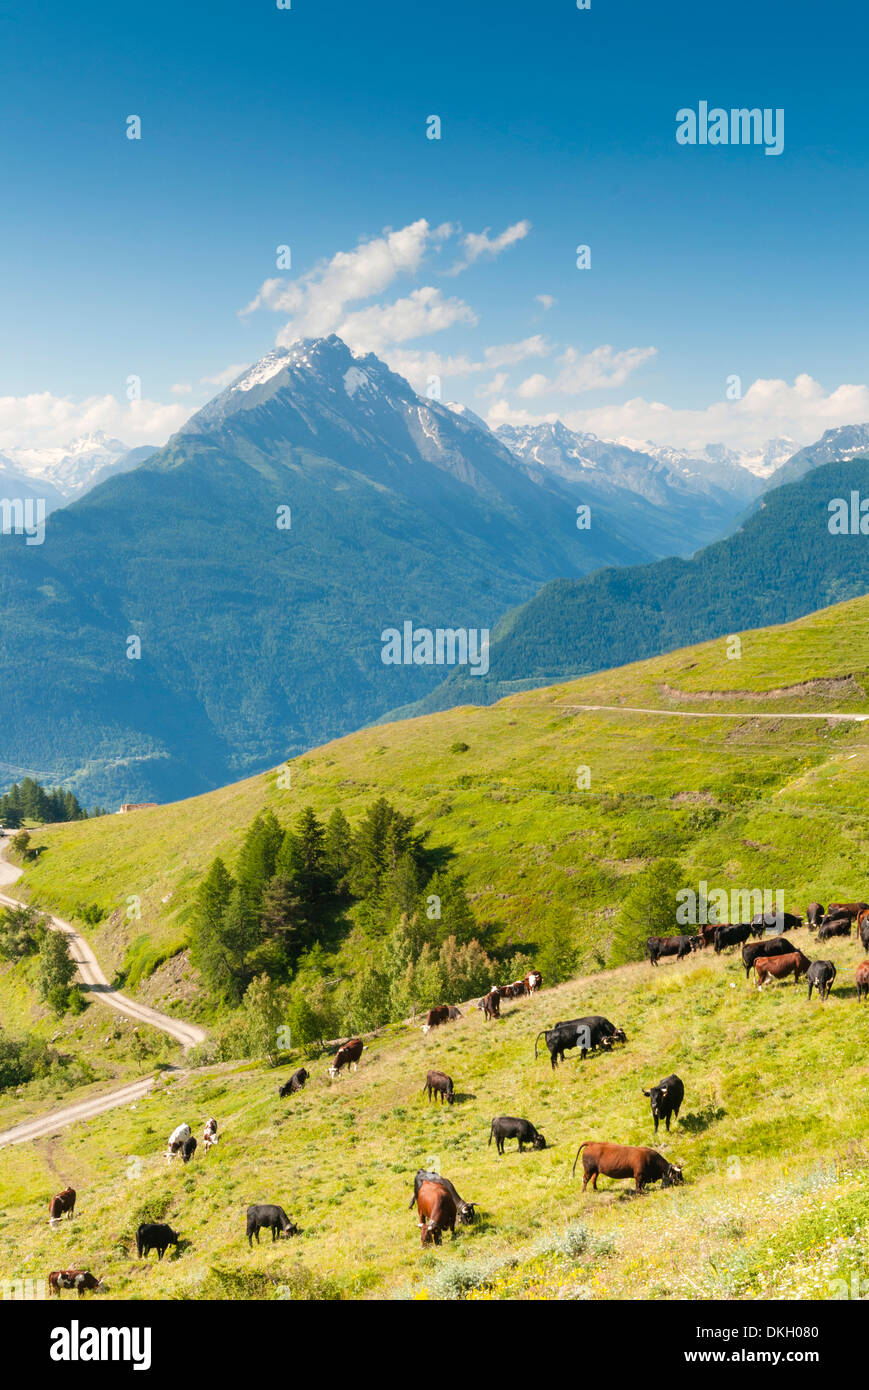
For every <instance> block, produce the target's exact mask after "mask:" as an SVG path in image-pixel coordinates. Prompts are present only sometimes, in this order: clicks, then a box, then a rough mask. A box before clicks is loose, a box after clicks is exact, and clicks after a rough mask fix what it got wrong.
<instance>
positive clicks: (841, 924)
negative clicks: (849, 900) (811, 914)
mask: <svg viewBox="0 0 869 1390" xmlns="http://www.w3.org/2000/svg"><path fill="white" fill-rule="evenodd" d="M850 935H851V918H850V917H848V916H847V914H844V913H840V914H839V916H837V917H830V916H827V917H825V918H824V920H823V922H822V923H821V925H820V926H819V927H818V940H819V941H829V939H830V937H831V936H850Z"/></svg>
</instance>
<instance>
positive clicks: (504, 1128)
mask: <svg viewBox="0 0 869 1390" xmlns="http://www.w3.org/2000/svg"><path fill="white" fill-rule="evenodd" d="M493 1139H494V1140H495V1148H496V1149H497V1151H498V1156H499V1158H500V1156H501V1155H502V1154H503V1152H504V1141H505V1140H506V1139H517V1140H518V1141H519V1152H520V1154H521V1153H522V1151H523V1146H524V1145H525V1144H530V1145H531V1147H532V1148H533V1149H545V1148H546V1140H545V1139H544V1138H543V1135H542V1134H540V1133H539V1132H538V1131H537V1130H536V1129H535V1128H534V1126H533V1124H532V1123H531V1121H530V1120H519V1119H516V1118H515V1116H513V1115H496V1116H495V1119H494V1120H493V1121H492V1124H491V1126H490V1128H489V1144H491V1142H492V1140H493Z"/></svg>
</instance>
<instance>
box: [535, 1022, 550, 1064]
mask: <svg viewBox="0 0 869 1390" xmlns="http://www.w3.org/2000/svg"><path fill="white" fill-rule="evenodd" d="M546 1032H547V1030H546V1029H545V1028H543V1029H542V1030H541V1031H540V1032H539V1033H538V1034H537V1037H536V1038H535V1039H534V1060H535V1062H536V1061H537V1044H538V1043H539V1041H540V1039H541V1038H542V1037H545V1035H546Z"/></svg>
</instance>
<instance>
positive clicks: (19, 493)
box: [0, 430, 155, 514]
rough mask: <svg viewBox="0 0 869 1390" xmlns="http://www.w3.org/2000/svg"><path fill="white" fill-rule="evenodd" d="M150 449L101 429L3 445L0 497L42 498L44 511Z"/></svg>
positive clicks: (131, 465) (122, 469) (136, 462)
mask: <svg viewBox="0 0 869 1390" xmlns="http://www.w3.org/2000/svg"><path fill="white" fill-rule="evenodd" d="M154 452H155V445H153V444H146V445H140V446H139V447H137V448H135V449H131V448H130V447H129V445H127V444H122V443H121V441H120V439H111V438H109V437H108V436H107V435H106V434H104V433H103V432H102V430H97V431H95V432H94V433H93V434H86V435H82V436H80V437H79V438H78V439H74V440H72V442H71V443H69V444H64V445H60V446H58V447H55V448H42V449H38V448H17V449H6V450H5V451H3V452H0V496H3V497H27V496H32V497H42V498H44V499H45V504H46V505H45V510H46V514H48V513H49V512H53V511H55V510H56V509H57V508H58V507H62V506H65V505H66V503H67V502H71V501H73V500H74V499H75V498H76V497H82V496H84V494H85V493H86V492H89V491H90V489H91V488H92V487H96V486H97V484H98V483H101V482H104V481H105V479H106V478H111V477H113V476H114V475H115V474H116V473H126V472H129V470H130V469H131V468H137V467H138V465H139V464H140V463H144V461H145V459H146V458H149V457H150V455H151V454H153V453H154Z"/></svg>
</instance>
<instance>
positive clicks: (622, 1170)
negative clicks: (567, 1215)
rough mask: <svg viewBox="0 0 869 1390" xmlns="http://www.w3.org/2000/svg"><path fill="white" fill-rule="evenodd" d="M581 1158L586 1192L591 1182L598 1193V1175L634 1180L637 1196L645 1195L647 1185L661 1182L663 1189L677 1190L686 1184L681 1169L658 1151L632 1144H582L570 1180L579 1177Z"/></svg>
mask: <svg viewBox="0 0 869 1390" xmlns="http://www.w3.org/2000/svg"><path fill="white" fill-rule="evenodd" d="M583 1150H584V1151H585V1152H583ZM580 1154H582V1167H583V1172H584V1177H583V1180H582V1190H583V1192H584V1191H585V1189H586V1187H587V1186H588V1180H589V1178H591V1185H592V1187H593V1188H594V1190H595V1192H597V1178H598V1174H599V1173H602V1174H603V1176H604V1177H605V1178H633V1180H634V1185H635V1187H636V1190H637V1192H642V1190H643V1188H644V1187H645V1186H646V1184H647V1183H650V1182H658V1180H659V1179H660V1182H661V1186H662V1187H674V1186H675V1185H676V1184H678V1183H681V1182H682V1181H683V1178H682V1169H681V1168H680V1167H679V1165H678V1164H676V1163H669V1162H668V1161H667V1159H666V1158H665V1157H664V1155H663V1154H659V1153H658V1151H657V1149H644V1148H635V1147H633V1146H632V1145H630V1144H590V1143H589V1142H588V1140H586V1141H585V1143H584V1144H580V1146H579V1148H578V1149H577V1151H576V1158H575V1159H574V1160H573V1169H572V1171H571V1174H570V1176H571V1177H573V1176H574V1174H575V1173H576V1165H577V1163H578V1162H579V1155H580Z"/></svg>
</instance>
